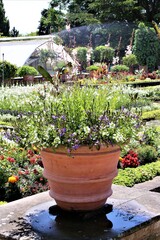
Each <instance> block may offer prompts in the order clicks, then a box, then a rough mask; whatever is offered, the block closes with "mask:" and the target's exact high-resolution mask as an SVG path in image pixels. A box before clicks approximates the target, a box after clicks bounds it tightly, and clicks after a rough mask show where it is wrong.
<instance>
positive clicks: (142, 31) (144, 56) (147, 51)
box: [133, 23, 160, 71]
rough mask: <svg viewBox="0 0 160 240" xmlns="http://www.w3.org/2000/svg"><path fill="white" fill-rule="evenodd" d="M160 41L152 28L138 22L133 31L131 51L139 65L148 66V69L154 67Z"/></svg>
mask: <svg viewBox="0 0 160 240" xmlns="http://www.w3.org/2000/svg"><path fill="white" fill-rule="evenodd" d="M159 45H160V41H159V39H158V37H157V35H156V33H155V31H154V29H153V28H149V27H146V26H145V24H144V23H140V24H139V26H138V29H137V30H136V31H135V38H134V45H133V53H134V54H135V55H136V57H137V61H138V63H139V65H142V66H145V65H146V66H148V68H149V70H150V71H152V70H154V69H155V66H156V63H157V58H158V49H159Z"/></svg>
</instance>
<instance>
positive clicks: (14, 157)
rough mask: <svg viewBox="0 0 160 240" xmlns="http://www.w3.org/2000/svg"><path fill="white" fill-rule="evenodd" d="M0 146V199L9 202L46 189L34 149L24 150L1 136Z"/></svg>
mask: <svg viewBox="0 0 160 240" xmlns="http://www.w3.org/2000/svg"><path fill="white" fill-rule="evenodd" d="M0 146H1V148H0V201H7V202H10V201H13V200H17V199H19V198H21V197H26V196H30V195H33V194H35V193H38V192H42V191H45V190H48V185H47V181H46V179H44V178H43V175H42V171H43V168H42V161H41V158H40V156H39V154H38V151H37V150H36V149H35V150H31V149H28V150H24V149H22V148H19V147H18V146H17V145H16V144H15V143H7V142H5V141H3V140H2V138H0Z"/></svg>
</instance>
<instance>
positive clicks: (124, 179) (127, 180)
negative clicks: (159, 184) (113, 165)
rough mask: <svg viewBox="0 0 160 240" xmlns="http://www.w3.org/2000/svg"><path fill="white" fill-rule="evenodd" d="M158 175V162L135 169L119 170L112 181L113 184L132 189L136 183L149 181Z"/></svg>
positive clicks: (159, 173)
mask: <svg viewBox="0 0 160 240" xmlns="http://www.w3.org/2000/svg"><path fill="white" fill-rule="evenodd" d="M158 175H160V161H157V162H153V163H149V164H146V165H144V166H140V167H137V168H125V169H124V170H123V169H119V172H118V176H117V177H116V178H115V179H114V181H113V183H114V184H117V185H122V186H126V187H133V186H134V185H135V184H136V183H141V182H145V181H148V180H151V179H153V178H154V177H156V176H158Z"/></svg>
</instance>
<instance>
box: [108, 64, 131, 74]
mask: <svg viewBox="0 0 160 240" xmlns="http://www.w3.org/2000/svg"><path fill="white" fill-rule="evenodd" d="M111 72H117V73H118V72H129V67H127V66H126V65H114V66H112V67H111Z"/></svg>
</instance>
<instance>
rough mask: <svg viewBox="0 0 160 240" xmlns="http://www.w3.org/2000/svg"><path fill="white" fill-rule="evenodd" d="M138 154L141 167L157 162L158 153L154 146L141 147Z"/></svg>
mask: <svg viewBox="0 0 160 240" xmlns="http://www.w3.org/2000/svg"><path fill="white" fill-rule="evenodd" d="M137 152H138V157H139V160H140V163H141V165H143V164H146V163H151V162H155V161H157V157H158V152H157V151H156V149H155V148H154V147H153V146H150V145H146V146H141V147H140V148H139V149H138V150H137Z"/></svg>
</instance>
